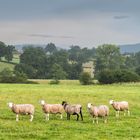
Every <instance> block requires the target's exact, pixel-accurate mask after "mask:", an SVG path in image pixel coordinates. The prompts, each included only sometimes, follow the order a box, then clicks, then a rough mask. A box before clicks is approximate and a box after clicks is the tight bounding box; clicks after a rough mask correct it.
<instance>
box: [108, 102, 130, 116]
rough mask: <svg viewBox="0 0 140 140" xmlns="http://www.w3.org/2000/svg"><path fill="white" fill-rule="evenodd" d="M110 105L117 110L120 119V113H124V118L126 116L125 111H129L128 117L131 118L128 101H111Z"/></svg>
mask: <svg viewBox="0 0 140 140" xmlns="http://www.w3.org/2000/svg"><path fill="white" fill-rule="evenodd" d="M109 104H110V105H112V106H113V108H114V109H115V110H116V117H119V114H120V111H124V116H125V111H127V113H128V116H130V111H129V104H128V102H127V101H121V102H116V101H113V100H110V101H109Z"/></svg>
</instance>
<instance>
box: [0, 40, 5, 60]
mask: <svg viewBox="0 0 140 140" xmlns="http://www.w3.org/2000/svg"><path fill="white" fill-rule="evenodd" d="M5 48H6V45H5V44H4V43H3V42H1V41H0V60H1V57H3V56H4V55H5Z"/></svg>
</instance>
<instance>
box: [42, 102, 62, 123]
mask: <svg viewBox="0 0 140 140" xmlns="http://www.w3.org/2000/svg"><path fill="white" fill-rule="evenodd" d="M40 104H41V105H42V110H43V112H44V113H45V116H46V120H47V121H49V114H60V118H61V119H63V115H62V114H63V112H64V108H63V106H62V105H61V104H47V103H45V101H44V100H41V101H40Z"/></svg>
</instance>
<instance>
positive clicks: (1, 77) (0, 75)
mask: <svg viewBox="0 0 140 140" xmlns="http://www.w3.org/2000/svg"><path fill="white" fill-rule="evenodd" d="M0 83H28V80H27V76H26V75H25V74H24V73H23V72H22V73H20V72H17V71H14V72H13V71H11V70H9V69H7V68H6V69H4V70H3V71H2V72H0Z"/></svg>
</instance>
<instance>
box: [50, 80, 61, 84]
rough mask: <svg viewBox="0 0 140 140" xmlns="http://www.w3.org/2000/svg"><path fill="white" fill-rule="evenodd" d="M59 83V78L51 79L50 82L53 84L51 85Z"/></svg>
mask: <svg viewBox="0 0 140 140" xmlns="http://www.w3.org/2000/svg"><path fill="white" fill-rule="evenodd" d="M59 83H60V81H59V80H51V81H50V84H51V85H57V84H59Z"/></svg>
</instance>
